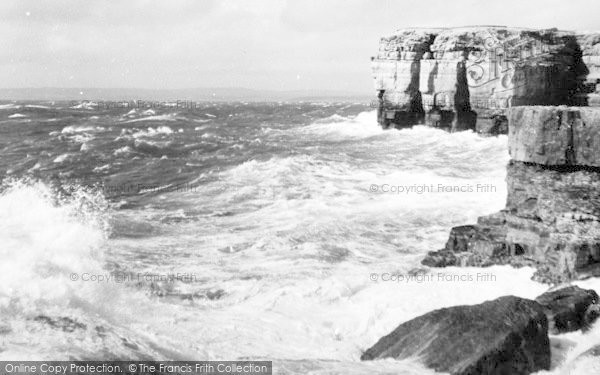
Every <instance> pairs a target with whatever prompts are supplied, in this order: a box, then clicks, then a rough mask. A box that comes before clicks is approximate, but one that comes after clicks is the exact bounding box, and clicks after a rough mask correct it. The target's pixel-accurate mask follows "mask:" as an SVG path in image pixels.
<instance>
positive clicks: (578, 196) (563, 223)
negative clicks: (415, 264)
mask: <svg viewBox="0 0 600 375" xmlns="http://www.w3.org/2000/svg"><path fill="white" fill-rule="evenodd" d="M508 113H509V153H510V156H511V162H510V164H509V165H508V167H507V186H508V196H507V202H506V207H505V209H504V210H502V211H501V212H499V213H496V214H493V215H489V216H484V217H480V218H479V219H478V223H477V224H475V225H467V226H461V227H456V228H453V229H452V233H451V235H450V239H449V240H448V243H447V244H446V247H445V249H443V250H440V251H437V252H431V253H429V254H428V256H427V257H426V259H425V260H424V261H423V263H424V264H426V265H430V266H446V265H463V266H468V265H472V266H485V265H491V264H504V263H510V264H514V265H532V266H535V267H537V269H538V272H537V274H536V277H537V278H538V279H539V280H542V281H546V282H561V281H566V280H570V279H576V278H582V277H586V276H590V275H600V108H591V107H566V106H561V107H542V106H532V107H514V108H511V109H510V110H509V112H508Z"/></svg>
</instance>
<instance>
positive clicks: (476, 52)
mask: <svg viewBox="0 0 600 375" xmlns="http://www.w3.org/2000/svg"><path fill="white" fill-rule="evenodd" d="M372 67H373V77H374V82H375V89H376V90H377V91H378V93H379V94H378V96H379V107H380V110H379V122H380V124H381V125H382V126H384V127H388V126H400V127H402V126H410V125H413V124H415V123H423V122H425V123H427V124H429V125H431V126H436V127H448V128H452V129H453V130H461V129H473V130H477V131H478V132H480V133H482V134H505V133H506V131H507V126H506V124H507V119H506V109H507V108H509V107H512V106H518V105H582V106H586V105H600V99H599V98H600V95H599V94H598V93H599V90H600V34H575V33H572V32H566V31H559V30H557V29H545V30H530V29H520V28H507V27H480V26H474V27H461V28H452V29H418V28H416V29H402V30H398V31H397V32H396V33H394V34H393V35H391V36H389V37H384V38H381V41H380V49H379V52H378V54H377V56H375V57H373V58H372Z"/></svg>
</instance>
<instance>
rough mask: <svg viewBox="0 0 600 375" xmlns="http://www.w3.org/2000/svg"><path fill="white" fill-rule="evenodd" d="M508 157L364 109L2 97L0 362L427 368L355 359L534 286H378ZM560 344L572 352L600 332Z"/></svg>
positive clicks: (495, 205) (508, 279)
mask: <svg viewBox="0 0 600 375" xmlns="http://www.w3.org/2000/svg"><path fill="white" fill-rule="evenodd" d="M507 161H508V154H507V144H506V137H504V136H501V137H497V138H482V137H479V136H477V135H475V134H473V133H471V132H462V133H454V134H450V133H446V132H444V131H440V130H436V129H431V128H426V127H415V128H413V129H407V130H401V131H387V132H384V131H382V130H380V128H379V127H378V126H377V125H376V121H375V113H374V112H372V111H369V109H368V108H367V107H366V106H364V105H358V104H356V105H349V104H318V103H314V104H285V103H273V104H248V103H230V104H206V105H203V106H202V107H200V108H195V109H190V110H177V109H174V108H170V109H169V108H162V109H155V110H151V111H146V110H132V111H129V110H128V109H112V110H95V109H86V108H85V107H84V106H80V108H71V107H70V106H68V105H67V104H66V103H35V104H33V105H32V104H31V103H29V104H26V103H7V104H4V105H2V106H0V176H2V187H1V190H0V191H1V193H0V258H1V259H2V261H1V262H0V359H4V360H8V359H143V358H148V359H149V358H152V359H165V360H168V359H189V360H194V359H195V360H207V359H222V360H234V359H265V360H273V361H274V365H275V370H276V372H277V373H280V374H288V373H301V374H304V373H311V374H365V373H370V374H389V373H403V374H423V373H427V370H425V369H423V368H421V366H420V365H418V364H417V363H416V362H415V361H401V362H398V361H391V360H390V361H376V362H371V363H361V362H360V361H359V357H360V355H361V352H362V351H363V350H365V349H366V348H368V347H369V346H371V345H372V344H373V343H374V342H375V341H377V339H379V337H381V336H382V335H384V334H386V333H388V332H389V331H390V330H392V329H393V328H395V327H396V326H397V325H398V324H399V323H401V322H403V321H406V320H407V319H410V318H413V317H415V316H418V315H421V314H423V313H425V312H427V311H430V310H431V309H434V308H439V307H443V306H451V305H457V304H465V303H479V302H482V301H484V300H487V299H491V298H495V297H498V296H501V295H505V294H514V295H519V296H523V297H529V298H532V297H535V296H537V295H539V294H540V293H542V292H543V291H544V290H545V289H546V287H545V286H543V285H540V284H537V283H534V282H532V281H530V280H529V277H530V276H531V273H532V270H530V269H521V270H514V269H511V268H508V267H492V268H488V269H485V270H482V269H454V268H449V269H446V270H444V271H443V272H445V273H448V274H452V275H455V276H458V277H461V276H462V277H464V276H465V275H471V277H475V278H476V277H477V274H478V273H481V272H486V273H491V274H493V275H494V276H495V278H496V279H495V280H494V281H491V282H483V281H477V280H474V281H468V280H467V281H445V280H439V281H434V282H432V283H423V282H417V281H416V280H414V279H413V280H409V281H404V282H400V283H396V282H390V281H382V280H381V279H382V278H387V277H388V276H384V274H395V275H408V274H409V273H410V271H411V270H414V269H415V268H418V267H419V261H420V259H421V258H422V256H423V254H424V253H425V252H427V251H430V250H437V249H439V248H441V247H442V246H443V244H444V242H445V240H446V239H447V235H448V231H449V229H450V228H451V227H452V226H454V225H461V224H465V223H469V222H474V220H475V219H476V217H477V216H480V215H483V214H487V213H492V212H494V211H497V210H499V209H501V208H502V207H503V206H504V201H505V197H506V188H505V183H504V178H505V173H506V172H505V165H506V163H507ZM478 184H479V185H481V186H488V187H493V189H487V190H486V191H483V190H482V191H477V185H478ZM431 185H433V186H434V187H435V189H434V190H435V192H432V191H424V192H423V191H421V193H418V192H417V190H416V189H417V188H418V187H419V186H421V187H423V186H431ZM411 186H412V188H411ZM468 186H470V187H471V188H470V190H469V188H467V187H468ZM396 187H399V188H396ZM460 188H463V189H466V190H468V191H466V192H460V191H446V189H450V190H453V189H454V190H456V189H459V190H460ZM393 189H396V190H402V189H403V190H404V191H402V192H401V193H400V194H396V193H391V192H386V191H387V190H393ZM409 189H412V190H410V191H409V192H406V190H409ZM439 189H441V190H444V191H438V190H439ZM375 190H376V191H375ZM382 190H383V191H382ZM436 272H437V271H436ZM373 274H375V275H376V276H373ZM374 277H377V278H378V280H377V281H373V280H372V278H374ZM74 279H76V280H74ZM91 279H96V281H92V280H91ZM98 279H101V280H100V281H98ZM594 283H595V281H594V280H592V281H588V282H587V286H590V285H591V286H593V285H595V284H594ZM594 335H595V336H594ZM565 337H568V338H569V339H570V340H573V342H576V344H573V345H570V347H572V348H574V349H572V350H571V351H570V352H568V356H569V357H568V358H572V357H574V356H575V355H576V354H577V353H578V352H581V351H583V350H584V349H585V348H586V346H589V345H591V342H593V340H594V339H595V338H598V339H600V331H599V330H593V331H592V333H590V334H588V335H586V336H585V337H583V336H582V335H581V334H580V333H574V334H571V335H570V336H565ZM567 362H568V360H567Z"/></svg>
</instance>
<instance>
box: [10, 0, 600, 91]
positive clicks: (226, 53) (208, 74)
mask: <svg viewBox="0 0 600 375" xmlns="http://www.w3.org/2000/svg"><path fill="white" fill-rule="evenodd" d="M599 10H600V3H597V2H596V1H594V0H580V1H578V2H577V3H576V5H574V4H573V3H564V2H563V1H558V0H546V1H541V0H533V1H516V0H513V1H508V2H507V1H504V2H499V1H497V2H491V1H475V0H454V1H447V0H429V1H417V0H302V1H297V0H287V1H283V0H201V1H197V0H169V1H149V0H128V1H116V0H115V1H105V0H103V1H100V0H88V1H85V2H83V1H76V0H54V1H39V0H36V1H33V0H19V1H15V0H3V1H2V2H0V66H2V69H0V80H2V82H3V84H4V85H5V87H31V86H37V87H39V86H63V87H73V86H96V87H117V86H118V87H148V88H160V87H165V88H179V87H199V86H246V87H251V88H259V89H260V88H264V89H280V88H283V89H289V90H295V89H310V88H316V89H326V88H335V87H344V88H347V89H348V90H353V91H358V90H362V91H365V92H368V91H370V90H371V82H370V79H371V78H370V70H369V57H370V56H371V55H373V54H374V53H375V52H376V50H377V43H378V40H379V37H380V36H382V35H387V34H390V33H392V32H393V31H394V30H395V29H397V28H402V27H412V26H417V27H419V26H440V25H441V26H462V25H473V24H504V25H508V26H523V25H525V26H530V27H552V26H556V27H559V28H564V29H576V28H586V29H589V28H593V27H595V25H596V15H597V14H598V11H599ZM298 76H300V77H301V79H298V78H297V77H298Z"/></svg>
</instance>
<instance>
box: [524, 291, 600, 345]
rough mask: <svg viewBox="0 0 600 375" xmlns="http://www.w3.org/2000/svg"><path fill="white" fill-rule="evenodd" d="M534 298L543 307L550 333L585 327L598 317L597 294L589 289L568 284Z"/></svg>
mask: <svg viewBox="0 0 600 375" xmlns="http://www.w3.org/2000/svg"><path fill="white" fill-rule="evenodd" d="M535 300H536V301H537V302H538V303H539V304H540V305H542V306H543V307H544V309H545V311H546V316H547V317H548V327H549V328H548V329H549V331H550V333H552V334H559V333H565V332H572V331H577V330H579V329H582V328H583V329H585V328H587V327H589V326H590V325H591V324H592V323H593V322H594V320H596V319H597V318H598V316H597V315H596V314H595V311H596V310H597V308H598V305H597V303H598V294H597V293H596V292H595V291H593V290H591V289H589V290H585V289H581V288H579V287H577V286H569V287H566V288H561V289H558V290H553V291H549V292H546V293H544V294H542V295H541V296H539V297H537V298H536V299H535Z"/></svg>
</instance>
